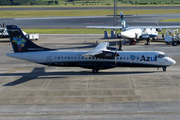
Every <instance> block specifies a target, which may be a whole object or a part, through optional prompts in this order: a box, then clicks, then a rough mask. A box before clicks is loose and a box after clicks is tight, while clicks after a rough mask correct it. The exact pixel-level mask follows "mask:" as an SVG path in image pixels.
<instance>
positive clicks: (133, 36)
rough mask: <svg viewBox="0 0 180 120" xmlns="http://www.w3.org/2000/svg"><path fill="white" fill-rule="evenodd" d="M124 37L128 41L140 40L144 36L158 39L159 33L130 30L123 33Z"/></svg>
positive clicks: (147, 30) (138, 29)
mask: <svg viewBox="0 0 180 120" xmlns="http://www.w3.org/2000/svg"><path fill="white" fill-rule="evenodd" d="M121 35H122V37H125V38H127V39H139V38H141V37H143V36H149V37H156V36H157V35H158V32H157V31H156V29H140V28H137V29H128V30H126V31H123V32H121Z"/></svg>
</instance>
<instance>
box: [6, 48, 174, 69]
mask: <svg viewBox="0 0 180 120" xmlns="http://www.w3.org/2000/svg"><path fill="white" fill-rule="evenodd" d="M86 52H87V51H41V52H22V53H7V56H9V57H14V58H18V59H23V60H27V61H31V62H35V63H39V64H44V65H49V66H73V67H84V68H90V69H91V68H93V66H99V67H102V69H106V68H112V67H113V65H115V64H116V66H115V67H167V66H171V65H173V64H175V63H176V62H175V61H174V60H173V59H171V58H170V57H167V56H166V55H165V54H164V53H163V52H158V51H149V52H145V51H142V52H139V51H127V52H125V51H118V54H119V55H120V56H118V57H117V59H103V58H95V57H93V58H92V57H90V58H85V57H83V56H82V55H83V54H85V53H86Z"/></svg>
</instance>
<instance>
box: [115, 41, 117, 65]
mask: <svg viewBox="0 0 180 120" xmlns="http://www.w3.org/2000/svg"><path fill="white" fill-rule="evenodd" d="M115 66H117V42H116V52H115Z"/></svg>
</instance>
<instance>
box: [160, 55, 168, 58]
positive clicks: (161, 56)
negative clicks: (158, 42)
mask: <svg viewBox="0 0 180 120" xmlns="http://www.w3.org/2000/svg"><path fill="white" fill-rule="evenodd" d="M163 57H167V55H166V54H159V55H158V58H163Z"/></svg>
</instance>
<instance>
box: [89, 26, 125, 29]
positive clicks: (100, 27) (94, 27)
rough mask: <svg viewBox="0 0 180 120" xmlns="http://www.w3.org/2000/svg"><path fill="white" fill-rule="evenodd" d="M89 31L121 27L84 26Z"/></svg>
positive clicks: (118, 27) (119, 27)
mask: <svg viewBox="0 0 180 120" xmlns="http://www.w3.org/2000/svg"><path fill="white" fill-rule="evenodd" d="M86 28H91V29H122V27H121V26H86Z"/></svg>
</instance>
